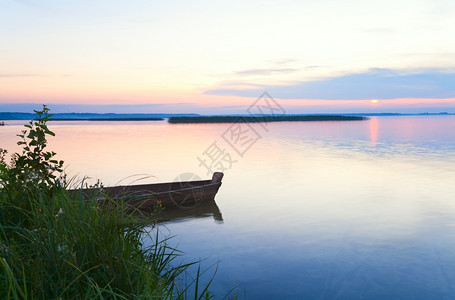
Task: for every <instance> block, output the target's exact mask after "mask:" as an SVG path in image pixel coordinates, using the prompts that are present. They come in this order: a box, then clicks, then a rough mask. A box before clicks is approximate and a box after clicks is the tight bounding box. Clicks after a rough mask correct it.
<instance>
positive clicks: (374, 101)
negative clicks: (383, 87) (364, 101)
mask: <svg viewBox="0 0 455 300" xmlns="http://www.w3.org/2000/svg"><path fill="white" fill-rule="evenodd" d="M370 102H371V103H373V104H377V103H378V100H377V99H373V100H370Z"/></svg>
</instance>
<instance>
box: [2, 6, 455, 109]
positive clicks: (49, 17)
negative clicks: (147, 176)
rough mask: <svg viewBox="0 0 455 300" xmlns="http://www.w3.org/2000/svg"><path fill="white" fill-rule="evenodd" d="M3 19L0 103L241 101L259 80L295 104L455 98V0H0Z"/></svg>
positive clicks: (435, 103) (151, 105)
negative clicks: (454, 37)
mask: <svg viewBox="0 0 455 300" xmlns="http://www.w3.org/2000/svg"><path fill="white" fill-rule="evenodd" d="M0 28H2V30H0V40H2V41H3V42H2V45H1V47H0V66H1V67H0V104H4V105H6V104H8V105H13V104H19V103H37V104H40V103H47V104H49V105H51V104H53V105H56V107H64V106H65V105H66V108H67V109H76V110H78V109H89V108H90V109H92V110H96V109H102V108H100V107H102V106H105V107H106V109H108V108H109V107H110V108H111V109H112V108H113V107H114V106H112V105H116V106H115V107H119V105H127V106H131V109H133V107H136V108H135V109H136V110H138V111H143V110H144V109H145V110H146V111H145V112H158V111H157V110H166V111H170V112H181V110H182V109H184V110H191V112H201V113H223V112H229V113H235V112H237V113H241V112H242V110H243V109H244V107H248V105H249V104H251V103H252V102H254V100H255V99H256V97H258V96H260V95H261V94H262V92H263V91H264V90H266V91H268V92H269V93H270V94H271V95H272V96H273V97H274V98H276V99H278V100H280V103H281V104H282V105H283V106H284V107H287V108H288V110H289V111H293V112H299V113H304V112H317V111H318V110H320V111H333V112H337V111H345V110H346V109H347V110H351V111H365V110H373V111H377V110H380V109H385V110H389V109H390V110H394V109H396V110H400V111H403V110H416V109H420V110H422V111H423V110H426V109H428V108H429V107H437V108H435V109H440V108H444V107H445V108H447V109H452V107H453V102H454V101H455V98H454V88H453V86H454V84H452V83H453V82H454V74H455V71H454V70H455V40H454V39H452V37H453V36H455V1H453V0H402V1H395V0H394V1H392V0H383V1H372V0H364V1H360V0H346V1H336V0H319V1H314V0H311V1H310V0H302V1H292V0H262V1H258V0H251V1H239V0H231V1H227V0H220V1H208V0H207V1H202V0H195V1H152V0H132V1H128V2H125V1H117V0H114V1H106V0H99V1H88V0H78V1H72V0H67V1H58V0H40V1H38V0H0ZM372 99H378V100H379V102H378V103H377V105H375V106H372V105H371V102H370V100H372ZM0 107H5V106H0ZM16 107H17V108H18V109H19V106H16ZM20 107H25V106H20ZM87 107H88V108H87ZM133 110H134V109H133ZM166 111H159V112H166Z"/></svg>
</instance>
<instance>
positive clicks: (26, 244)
mask: <svg viewBox="0 0 455 300" xmlns="http://www.w3.org/2000/svg"><path fill="white" fill-rule="evenodd" d="M48 111H49V110H48V109H47V108H46V106H44V107H43V110H42V111H36V113H37V118H36V120H34V121H30V122H29V123H28V124H26V125H24V126H25V129H24V130H22V131H21V134H18V136H19V138H20V140H19V142H18V145H20V146H22V147H23V151H22V152H21V153H13V154H12V155H11V161H10V162H7V161H6V154H7V151H6V150H4V149H0V298H1V299H155V298H157V299H191V298H194V299H211V298H213V297H215V295H213V294H211V292H210V291H209V287H210V284H211V282H212V280H213V276H214V275H213V276H212V278H211V279H206V280H204V282H202V281H203V280H202V279H201V277H202V274H203V273H204V272H206V271H203V270H201V269H200V265H199V262H190V263H181V262H180V263H179V262H178V261H181V256H182V253H181V252H180V251H179V250H178V249H175V248H173V247H171V246H170V245H169V244H168V240H169V238H166V237H165V238H163V237H161V235H160V234H159V230H158V228H157V227H156V226H154V223H153V222H152V220H153V218H154V217H155V216H156V214H157V213H159V212H160V209H159V207H157V211H155V212H153V213H152V214H151V215H149V216H144V215H137V214H135V213H134V212H127V210H126V209H125V207H124V204H123V201H120V202H119V201H114V200H112V199H110V198H109V197H108V195H106V193H104V192H103V186H102V185H99V184H96V185H95V186H91V188H93V190H94V191H95V192H94V193H93V195H92V196H91V197H89V199H84V200H82V198H81V197H80V194H79V193H69V192H68V190H67V189H68V187H70V186H74V185H77V186H83V182H84V180H82V182H72V183H71V182H67V180H66V176H65V174H64V172H63V164H64V162H63V161H61V160H56V159H55V155H56V153H55V152H52V151H47V149H46V146H47V137H48V136H54V133H53V132H52V131H50V130H49V128H48V127H47V124H46V123H47V122H48V121H49V120H50V117H51V116H52V115H49V114H48ZM89 188H90V187H89ZM100 196H102V197H105V201H106V200H107V201H112V205H101V204H100V203H99V201H98V199H99V197H100ZM145 240H148V241H149V242H147V245H145V244H144V242H145ZM195 268H196V269H197V270H194V269H195ZM214 273H216V270H215V271H214ZM207 281H208V282H207ZM231 292H232V291H230V292H228V294H227V295H226V296H225V298H227V297H229V294H230V293H231ZM233 298H235V295H234V296H233Z"/></svg>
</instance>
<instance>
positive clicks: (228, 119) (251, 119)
mask: <svg viewBox="0 0 455 300" xmlns="http://www.w3.org/2000/svg"><path fill="white" fill-rule="evenodd" d="M367 119H368V118H367V117H364V116H344V115H285V116H273V115H264V116H257V117H255V116H197V117H171V118H169V120H168V122H169V123H174V124H175V123H233V122H240V123H261V122H285V121H286V122H295V121H362V120H367Z"/></svg>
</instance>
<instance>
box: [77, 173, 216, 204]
mask: <svg viewBox="0 0 455 300" xmlns="http://www.w3.org/2000/svg"><path fill="white" fill-rule="evenodd" d="M222 178H223V173H220V172H216V173H214V174H213V178H212V180H198V181H181V182H168V183H157V184H141V185H125V186H114V187H104V188H102V189H101V190H100V189H82V190H73V192H81V193H82V194H83V195H84V198H87V197H88V196H89V194H90V193H99V196H98V197H99V200H100V201H106V202H109V201H110V200H111V199H112V200H115V201H123V202H124V203H125V204H126V206H127V207H128V208H130V209H138V210H141V211H151V210H153V209H154V208H155V207H156V206H157V205H161V206H162V207H169V208H171V207H180V208H192V207H194V206H197V205H198V204H199V203H201V202H205V201H210V200H213V199H214V198H215V195H216V193H217V192H218V190H219V188H220V186H221V180H222Z"/></svg>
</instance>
